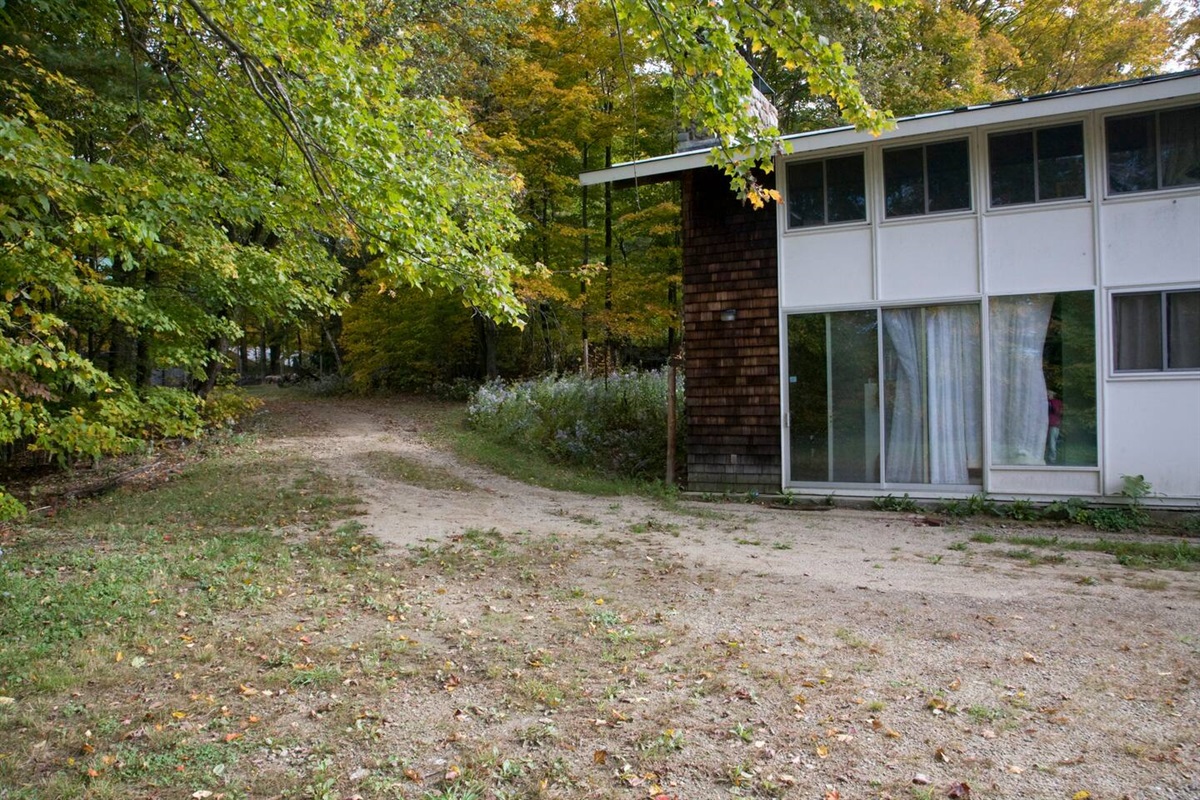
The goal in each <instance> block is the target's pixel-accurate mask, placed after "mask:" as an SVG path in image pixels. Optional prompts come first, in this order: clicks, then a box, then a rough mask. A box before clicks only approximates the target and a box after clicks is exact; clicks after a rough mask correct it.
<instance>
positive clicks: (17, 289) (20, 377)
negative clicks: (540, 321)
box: [0, 0, 521, 461]
mask: <svg viewBox="0 0 1200 800" xmlns="http://www.w3.org/2000/svg"><path fill="white" fill-rule="evenodd" d="M405 14H407V16H405ZM423 24H425V21H424V20H422V19H420V18H419V15H418V12H417V11H415V10H413V9H407V10H406V11H405V12H401V11H396V13H395V14H392V15H383V16H377V17H373V16H371V15H370V11H369V9H368V8H366V7H364V6H362V5H361V4H355V3H349V2H335V3H315V2H296V3H289V4H287V5H286V6H280V7H274V6H272V7H267V6H263V5H262V4H261V3H257V2H250V1H249V0H237V2H228V3H221V4H211V5H205V4H201V3H198V2H188V3H184V4H182V5H180V4H164V3H160V2H157V1H156V0H151V1H150V2H142V3H113V4H109V3H83V4H79V3H70V2H66V0H48V2H46V3H38V4H32V5H30V4H17V5H12V4H10V5H9V6H8V7H6V8H5V11H4V14H3V16H0V43H3V44H2V45H0V73H2V74H3V76H4V80H3V81H2V82H0V197H3V202H2V203H0V238H2V240H3V246H2V247H0V294H2V295H3V299H4V302H3V303H2V304H0V445H13V446H16V447H18V448H21V447H26V446H29V447H31V448H33V449H35V450H39V451H43V452H46V453H48V454H50V456H52V457H55V458H58V459H59V460H60V461H70V460H72V459H75V458H81V457H83V458H86V457H97V456H100V455H104V454H107V453H112V452H121V451H122V450H125V449H128V448H129V447H131V446H133V445H132V443H131V440H135V439H138V438H156V437H175V436H191V435H194V434H195V432H196V431H197V429H198V428H199V426H200V425H201V420H202V417H201V416H200V414H201V411H200V407H199V400H198V398H196V397H195V396H191V395H189V394H188V393H187V392H184V391H179V390H149V389H148V387H149V386H150V384H151V378H152V376H153V374H154V372H155V370H158V369H167V368H172V369H175V370H178V371H182V372H183V373H184V374H186V375H187V376H188V379H189V380H190V381H194V382H195V384H196V385H197V386H199V387H203V388H209V387H211V386H212V384H213V379H214V378H215V376H216V373H217V372H218V371H219V370H220V368H221V366H222V364H223V359H224V358H225V356H224V349H225V345H226V344H227V343H228V342H232V341H236V340H238V339H239V338H240V337H241V336H242V335H243V333H244V330H245V327H246V326H247V325H249V324H251V323H254V324H257V325H259V326H262V325H263V324H264V323H265V321H267V320H270V321H271V322H272V323H273V324H277V325H283V324H287V323H289V322H295V321H300V320H304V319H311V318H320V317H324V316H325V315H327V314H329V313H330V312H333V311H336V310H337V309H338V308H340V307H341V306H342V305H343V304H344V298H343V297H342V296H341V294H340V288H341V287H340V282H341V281H342V278H343V264H344V263H354V264H355V265H356V267H358V268H359V269H360V270H361V276H362V277H361V279H362V280H366V281H369V282H370V283H372V284H375V285H378V286H379V287H380V288H382V289H383V290H384V291H385V292H386V291H387V290H389V289H391V288H394V287H395V286H399V285H403V286H408V285H420V286H427V287H428V286H436V287H441V288H442V289H444V290H446V291H454V292H458V293H461V295H462V296H463V297H465V298H466V299H467V301H468V302H470V303H471V304H472V305H474V306H475V307H478V308H480V309H483V310H485V311H486V312H488V313H491V314H495V315H497V316H500V317H503V318H507V319H510V320H515V319H517V318H518V317H519V316H520V313H521V305H520V301H519V300H518V299H517V297H516V295H515V292H514V289H513V284H512V281H513V278H514V276H515V275H517V274H518V273H519V272H520V271H521V269H520V267H519V265H518V264H517V262H516V261H515V260H514V259H512V258H511V257H510V256H509V255H508V254H507V253H506V251H505V247H506V246H507V245H508V244H509V243H511V242H512V241H513V239H514V237H515V236H516V234H517V231H518V229H519V227H520V223H519V221H518V219H517V217H516V216H515V214H514V213H513V208H512V202H513V197H514V196H515V194H516V192H517V191H519V189H520V183H519V181H518V180H517V179H516V178H515V177H514V176H513V175H511V174H510V173H509V172H508V171H506V170H503V169H500V168H497V167H496V165H495V164H494V163H492V162H490V161H489V160H488V159H487V158H485V157H483V156H481V155H480V151H479V150H478V149H477V148H476V147H475V146H474V145H473V143H472V142H470V141H469V139H470V136H471V133H470V130H469V128H468V117H467V115H466V113H465V111H464V109H463V108H462V106H461V105H460V104H459V103H456V102H454V101H453V100H450V99H446V98H442V97H433V96H428V95H426V94H424V93H423V91H422V90H423V85H422V83H421V79H420V75H419V74H418V73H417V72H416V71H414V70H412V69H410V68H409V64H408V61H407V59H408V52H407V50H406V48H405V46H404V44H405V36H406V35H407V33H406V32H407V31H409V30H411V29H412V28H414V27H416V28H420V27H421V26H422V25H423ZM468 210H469V211H468ZM201 393H203V391H201ZM240 405H241V406H243V407H244V405H245V404H244V403H242V404H240ZM238 406H239V403H237V402H236V401H233V400H229V399H228V398H224V399H220V400H218V401H214V403H213V404H212V405H210V406H208V413H209V414H211V415H213V418H214V419H215V420H216V421H217V422H218V423H224V422H226V421H227V420H228V419H230V417H231V415H233V414H236V413H237V412H238V411H239V410H244V408H242V409H239V408H238Z"/></svg>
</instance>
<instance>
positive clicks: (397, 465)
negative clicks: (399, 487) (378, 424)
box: [358, 450, 478, 492]
mask: <svg viewBox="0 0 1200 800" xmlns="http://www.w3.org/2000/svg"><path fill="white" fill-rule="evenodd" d="M358 460H359V462H360V463H362V465H363V466H364V467H366V469H367V471H368V472H369V473H371V474H372V475H373V476H375V477H376V478H382V479H383V480H388V481H399V482H401V483H408V484H412V485H413V486H419V487H421V488H422V489H434V490H440V491H453V492H470V491H474V490H475V489H476V488H478V487H476V486H475V485H474V484H472V483H471V482H470V481H468V480H465V479H464V478H462V477H460V476H458V475H455V474H454V473H453V472H451V471H450V470H448V469H443V468H441V467H437V466H433V465H430V464H425V463H422V462H420V461H417V460H416V459H412V458H407V457H406V456H402V455H399V454H397V453H389V452H385V451H382V450H372V451H369V452H366V453H362V454H361V455H359V456H358Z"/></svg>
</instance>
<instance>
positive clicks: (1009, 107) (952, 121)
mask: <svg viewBox="0 0 1200 800" xmlns="http://www.w3.org/2000/svg"><path fill="white" fill-rule="evenodd" d="M1188 96H1196V97H1200V70H1191V71H1189V72H1179V73H1175V74H1171V75H1157V76H1154V77H1150V78H1141V79H1138V80H1130V81H1124V82H1122V83H1113V84H1107V85H1105V86H1091V87H1084V88H1079V89H1070V90H1067V91H1063V92H1055V93H1053V94H1044V95H1038V96H1036V97H1022V98H1016V99H1013V100H1002V101H1000V102H996V103H988V104H986V105H978V106H963V107H961V108H954V109H949V110H946V111H935V112H933V113H929V114H918V115H916V116H912V117H905V118H903V119H899V120H897V121H896V126H895V127H894V128H892V129H891V130H888V131H885V132H884V133H882V134H881V135H879V136H875V135H873V134H871V133H868V132H866V131H860V130H856V129H854V128H853V127H850V126H845V127H841V128H826V129H824V130H819V131H810V132H808V133H797V134H792V135H790V136H785V137H783V139H782V141H783V143H784V147H785V148H786V150H785V152H786V153H806V152H814V151H818V150H827V149H832V148H836V147H846V146H852V145H855V144H862V143H866V142H872V141H888V140H894V139H905V138H908V137H914V136H926V135H929V134H936V133H941V132H946V131H953V130H960V129H963V128H973V127H979V126H984V125H998V124H1005V123H1010V122H1020V121H1022V120H1029V119H1039V118H1043V117H1056V116H1063V115H1069V114H1079V113H1083V112H1087V111H1096V110H1104V109H1107V108H1115V107H1118V106H1126V105H1132V104H1135V103H1152V102H1160V101H1164V100H1171V99H1173V98H1178V97H1188ZM710 152H711V151H709V150H691V151H687V152H683V153H673V154H671V155H665V156H657V157H655V158H646V159H642V160H641V161H627V162H625V163H623V164H616V165H614V166H612V167H609V168H608V169H601V170H594V171H592V172H584V173H583V174H581V175H580V176H579V182H580V183H581V184H582V185H584V186H594V185H596V184H600V183H610V182H611V183H617V184H637V183H658V182H660V181H663V180H670V179H672V178H673V177H674V176H675V175H678V174H679V173H683V172H687V171H689V170H694V169H700V168H702V167H706V166H708V165H709V164H710V163H711V160H710V157H709V154H710Z"/></svg>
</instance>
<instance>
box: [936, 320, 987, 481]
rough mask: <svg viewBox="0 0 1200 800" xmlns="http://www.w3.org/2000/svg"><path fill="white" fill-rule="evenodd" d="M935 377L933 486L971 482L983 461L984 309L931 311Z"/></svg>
mask: <svg viewBox="0 0 1200 800" xmlns="http://www.w3.org/2000/svg"><path fill="white" fill-rule="evenodd" d="M925 331H926V336H925V347H926V360H927V364H928V376H929V482H930V483H969V482H970V481H969V477H970V476H969V470H970V468H973V467H974V468H978V467H980V466H982V463H983V442H982V441H981V440H982V435H981V433H982V430H983V422H982V415H981V410H982V397H981V396H980V395H981V389H980V383H981V381H980V374H979V373H980V366H979V309H978V308H977V307H975V306H940V307H935V308H931V309H928V310H927V313H926V316H925Z"/></svg>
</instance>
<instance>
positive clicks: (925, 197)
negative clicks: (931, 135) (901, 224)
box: [883, 139, 971, 217]
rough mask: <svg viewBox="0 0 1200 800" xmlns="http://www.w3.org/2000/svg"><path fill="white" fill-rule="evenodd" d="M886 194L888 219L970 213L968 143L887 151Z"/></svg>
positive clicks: (885, 166) (885, 152)
mask: <svg viewBox="0 0 1200 800" xmlns="http://www.w3.org/2000/svg"><path fill="white" fill-rule="evenodd" d="M883 192H884V199H883V207H884V213H885V214H886V215H887V216H888V217H908V216H913V215H916V214H934V213H937V212H939V211H967V210H970V208H971V168H970V148H969V147H968V145H967V140H966V139H959V140H957V141H953V142H942V143H940V144H930V145H922V146H919V147H897V148H892V149H889V150H884V151H883Z"/></svg>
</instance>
